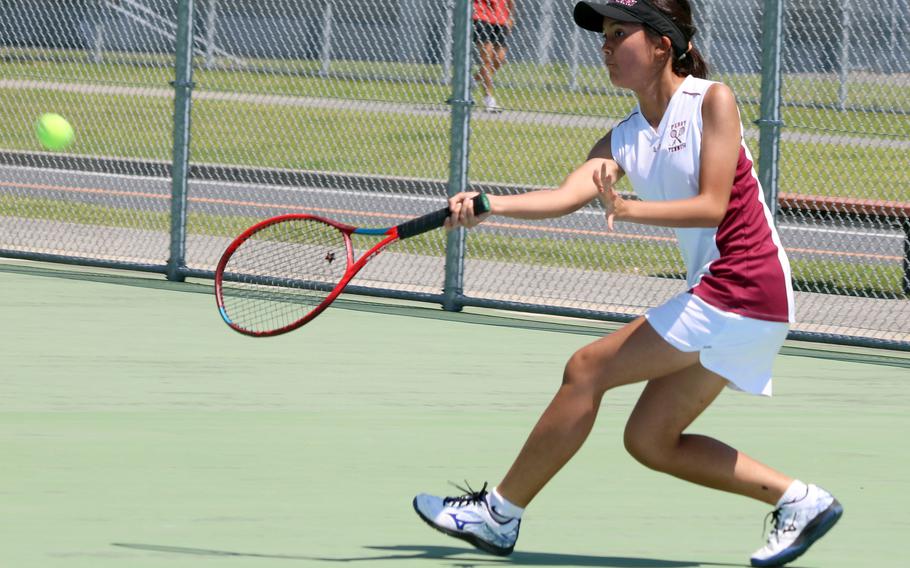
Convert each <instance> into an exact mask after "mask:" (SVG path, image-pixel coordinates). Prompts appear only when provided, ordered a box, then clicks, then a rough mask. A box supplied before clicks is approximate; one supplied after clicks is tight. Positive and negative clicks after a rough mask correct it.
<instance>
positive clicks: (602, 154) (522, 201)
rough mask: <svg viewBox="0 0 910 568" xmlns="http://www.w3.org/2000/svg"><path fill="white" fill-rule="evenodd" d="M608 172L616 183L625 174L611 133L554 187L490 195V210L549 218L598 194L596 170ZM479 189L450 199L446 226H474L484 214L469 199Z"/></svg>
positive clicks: (576, 206)
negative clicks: (615, 156)
mask: <svg viewBox="0 0 910 568" xmlns="http://www.w3.org/2000/svg"><path fill="white" fill-rule="evenodd" d="M601 170H604V171H606V172H609V174H610V175H611V176H612V180H613V182H614V183H615V182H616V181H617V180H619V178H620V177H622V175H623V171H622V169H621V168H620V167H619V164H617V163H616V162H615V161H614V160H613V155H612V153H611V150H610V134H609V133H608V134H607V135H606V136H604V137H603V138H601V139H600V140H598V141H597V143H596V144H594V146H593V147H592V148H591V151H590V152H589V153H588V157H587V160H586V161H585V163H583V164H582V165H581V166H579V167H578V168H576V169H575V171H573V172H572V173H570V174H569V175H568V176H567V177H566V179H565V180H564V181H563V182H562V184H560V185H559V187H557V188H555V189H541V190H537V191H529V192H527V193H522V194H519V195H488V197H489V201H490V214H492V215H502V216H504V217H512V218H516V219H549V218H552V217H561V216H563V215H568V214H569V213H572V212H574V211H577V210H578V209H580V208H581V207H584V206H585V205H586V204H588V203H590V202H591V200H592V199H595V198H597V197H598V193H599V192H598V188H597V186H596V184H595V183H594V178H595V173H596V172H599V171H601ZM474 195H477V193H476V192H464V193H459V194H458V195H455V196H454V197H452V198H451V199H450V200H449V209H450V210H451V211H452V216H451V217H450V218H449V219H448V220H447V221H446V227H447V228H452V227H455V226H464V227H473V226H475V225H477V223H479V222H481V221H482V220H483V219H484V218H485V217H479V216H475V215H474V214H473V210H472V209H471V203H470V199H471V198H472V197H473V196H474Z"/></svg>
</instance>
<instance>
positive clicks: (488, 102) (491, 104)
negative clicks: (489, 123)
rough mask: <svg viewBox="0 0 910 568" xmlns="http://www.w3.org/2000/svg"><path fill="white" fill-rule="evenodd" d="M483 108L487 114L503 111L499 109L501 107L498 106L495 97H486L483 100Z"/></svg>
mask: <svg viewBox="0 0 910 568" xmlns="http://www.w3.org/2000/svg"><path fill="white" fill-rule="evenodd" d="M483 106H484V108H485V109H486V111H487V112H499V111H501V110H502V109H501V108H499V105H497V104H496V99H494V98H493V95H486V96H485V97H484V98H483Z"/></svg>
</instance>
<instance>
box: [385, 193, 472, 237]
mask: <svg viewBox="0 0 910 568" xmlns="http://www.w3.org/2000/svg"><path fill="white" fill-rule="evenodd" d="M471 201H472V202H473V203H474V214H475V215H483V214H484V213H488V212H489V211H490V200H489V199H488V198H487V195H486V194H485V193H481V194H478V195H475V196H474V198H473V199H472V200H471ZM450 213H451V212H450V211H449V208H448V207H446V208H444V209H440V210H438V211H433V212H432V213H427V214H426V215H424V216H423V217H418V218H416V219H412V220H410V221H407V222H406V223H402V224H401V225H398V238H399V239H406V238H408V237H413V236H416V235H419V234H421V233H426V232H427V231H432V230H433V229H438V228H439V227H442V226H443V224H444V223H445V221H446V217H448V216H449V214H450Z"/></svg>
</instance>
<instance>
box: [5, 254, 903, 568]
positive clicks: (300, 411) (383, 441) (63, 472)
mask: <svg viewBox="0 0 910 568" xmlns="http://www.w3.org/2000/svg"><path fill="white" fill-rule="evenodd" d="M0 289H2V290H3V295H2V298H0V314H2V318H3V326H2V331H0V339H2V342H0V345H2V347H0V353H2V355H0V357H2V367H0V369H2V371H0V372H2V379H0V464H2V465H0V510H2V511H3V520H2V522H0V565H2V566H11V567H17V568H21V567H41V568H52V567H64V568H70V567H72V568H77V567H79V568H88V567H91V568H108V567H111V568H113V567H118V568H119V567H130V568H144V567H158V566H161V567H172V566H173V567H190V568H194V567H197V566H225V567H231V568H234V567H271V566H289V567H290V566H339V565H341V566H344V565H348V566H378V567H399V566H400V567H405V568H421V567H423V566H450V567H467V566H509V565H517V566H526V565H527V566H607V567H661V568H675V567H680V568H681V567H688V566H743V565H745V564H747V563H748V556H749V554H750V553H751V552H752V551H753V550H754V549H756V548H758V547H759V546H760V545H761V544H762V542H763V537H762V520H763V518H764V516H765V514H766V513H768V512H769V509H768V507H766V506H764V505H763V504H760V503H757V502H752V501H749V500H747V499H745V498H742V497H736V496H731V495H726V494H723V493H719V492H714V491H710V490H707V489H702V488H699V487H696V486H692V485H689V484H686V483H684V482H681V481H678V480H675V479H673V478H669V477H666V476H664V475H661V474H657V473H654V472H651V471H649V470H647V469H645V468H644V467H642V466H640V465H639V464H637V463H636V462H635V461H634V460H633V459H632V458H631V457H629V456H628V455H627V454H626V453H625V451H624V450H623V447H622V427H623V424H624V419H625V417H626V416H627V415H628V413H629V411H630V410H631V408H632V405H633V403H634V400H635V398H636V396H637V394H638V392H639V391H640V390H641V387H639V386H633V387H630V388H624V389H620V390H618V391H614V392H612V393H609V394H608V395H607V397H606V399H605V402H604V408H603V411H602V412H601V415H600V418H599V420H598V423H597V425H596V426H595V431H594V432H593V434H592V435H591V437H590V438H589V440H588V442H587V444H586V445H585V447H584V448H583V449H582V450H581V452H580V453H579V454H578V455H577V456H576V458H575V459H574V460H573V461H572V462H570V463H569V465H568V466H567V467H566V468H565V469H564V470H563V471H562V472H561V473H560V474H559V475H558V476H557V477H556V479H555V480H554V481H553V482H552V483H551V484H550V485H549V486H548V487H547V488H546V489H545V490H544V492H543V493H542V494H541V495H540V497H539V498H538V500H537V501H535V502H534V504H533V505H532V507H531V508H529V510H528V513H527V514H526V517H525V522H524V526H523V527H522V535H521V538H520V539H519V541H518V547H517V550H516V553H515V554H514V555H513V556H511V557H508V558H497V557H493V556H487V555H484V554H481V553H477V552H474V551H473V550H472V549H470V548H469V547H468V546H467V545H463V544H462V543H461V542H460V541H456V540H453V539H449V538H447V537H445V536H443V535H441V534H438V533H436V532H434V531H432V530H430V529H429V528H428V527H426V526H425V525H424V524H423V523H422V522H420V521H419V519H418V518H417V517H416V515H415V514H414V513H413V511H412V509H411V498H412V497H413V495H414V494H416V493H418V492H421V491H429V492H442V493H452V492H455V491H456V490H454V489H453V488H452V487H451V486H450V485H448V482H449V481H452V482H456V483H460V484H463V481H464V480H467V481H469V482H470V483H471V484H472V485H473V486H474V487H475V488H479V486H481V485H482V483H483V482H484V480H488V481H490V482H491V483H496V482H498V481H499V479H500V477H501V475H502V474H503V473H504V472H505V470H506V469H507V467H508V466H509V465H510V463H511V461H512V458H513V457H514V455H515V453H516V452H517V450H518V449H519V447H520V446H521V444H522V443H523V442H524V439H525V436H526V435H527V433H528V432H529V431H530V428H531V426H532V425H533V424H534V422H535V421H536V419H537V417H538V415H539V413H540V412H541V411H542V410H543V408H544V406H545V405H546V404H547V402H549V400H550V397H551V396H552V394H553V392H554V391H555V388H556V386H557V384H558V382H559V380H560V377H561V373H562V367H563V364H564V361H565V360H566V358H567V357H568V356H569V355H570V354H571V353H572V352H573V351H574V350H575V349H577V348H578V347H580V346H582V345H584V344H585V343H587V342H588V341H590V340H591V338H592V335H594V334H600V333H603V332H605V331H606V330H608V329H609V326H608V325H607V324H601V323H591V322H580V321H575V320H556V319H543V318H537V319H534V318H530V317H517V316H514V315H510V314H504V313H501V312H492V311H473V312H470V313H463V314H448V313H445V312H442V311H441V310H439V309H437V308H435V307H427V306H421V305H406V304H401V303H396V304H389V303H380V302H377V301H359V302H346V303H345V304H344V306H343V307H342V308H341V309H333V310H331V311H330V312H328V313H326V314H325V315H324V316H322V317H321V318H320V320H319V321H318V322H316V323H315V324H314V325H311V326H308V327H306V328H303V329H301V330H298V331H296V332H294V333H291V334H289V335H286V336H282V337H279V338H273V339H261V340H256V339H250V338H247V337H243V336H240V335H239V334H236V333H234V332H232V331H230V330H229V329H228V328H227V327H226V326H224V325H223V324H222V323H221V321H220V319H219V318H218V316H217V313H216V311H215V305H214V300H213V298H212V296H211V294H210V289H209V287H208V285H207V284H206V283H197V284H192V283H187V284H172V283H168V282H165V281H163V280H162V279H161V278H160V277H150V276H142V275H132V274H129V273H125V272H102V271H89V270H86V269H80V268H72V267H59V266H58V267H54V266H51V265H39V264H30V263H7V264H2V265H0ZM776 373H777V374H776V379H775V394H776V396H775V397H774V398H773V399H760V398H756V397H751V396H747V395H743V394H740V393H735V392H732V391H728V392H727V393H725V394H724V395H722V396H721V398H720V399H719V400H718V402H717V403H715V405H714V406H713V407H712V408H711V409H709V410H708V412H707V413H706V414H705V416H703V417H702V418H701V419H700V420H699V421H698V422H696V424H695V425H694V426H693V428H692V431H698V432H701V433H705V434H710V435H715V436H718V437H719V438H721V439H722V440H724V441H726V442H728V443H730V444H732V445H734V446H736V447H738V448H739V449H741V450H743V451H746V452H749V453H751V454H753V455H754V456H755V457H757V458H759V459H761V460H763V461H766V462H768V463H769V464H771V465H773V466H777V467H778V468H780V469H782V470H784V471H786V472H788V473H790V474H792V475H797V476H799V477H800V478H802V479H804V480H806V481H813V482H816V483H819V484H820V485H822V486H824V487H826V488H828V489H829V490H831V491H832V492H833V493H834V494H835V495H836V496H837V497H838V499H839V500H840V501H841V502H842V503H843V504H844V506H845V515H844V518H843V520H842V521H841V522H840V524H839V525H838V526H837V527H836V528H835V529H834V530H833V531H832V532H831V533H830V534H829V536H828V537H826V538H825V539H824V540H823V541H821V542H820V543H819V544H818V545H817V547H816V548H814V549H813V550H811V551H810V552H809V553H808V554H807V555H805V556H803V557H802V558H800V559H799V560H798V561H797V562H796V563H794V566H803V567H819V568H821V567H824V568H828V567H850V568H857V567H864V568H865V567H897V566H905V565H906V564H905V562H906V559H905V554H904V552H903V544H904V541H905V540H906V536H907V535H908V534H910V521H908V515H907V511H908V510H910V497H908V491H910V475H908V473H907V472H908V469H910V459H908V457H907V456H908V451H907V448H908V441H907V439H908V435H910V412H908V410H910V357H908V356H907V354H900V353H892V352H880V351H866V350H859V349H852V348H845V347H833V346H818V345H807V344H795V343H794V344H788V345H787V346H786V347H785V350H784V354H783V355H782V356H780V357H779V358H778V360H777V365H776ZM902 558H903V559H904V560H902Z"/></svg>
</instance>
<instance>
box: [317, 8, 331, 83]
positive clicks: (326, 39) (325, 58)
mask: <svg viewBox="0 0 910 568" xmlns="http://www.w3.org/2000/svg"><path fill="white" fill-rule="evenodd" d="M333 3H334V0H328V2H326V3H325V12H324V13H323V22H322V49H321V50H320V53H319V59H320V61H322V68H321V69H320V70H319V74H320V75H322V76H326V75H328V74H329V66H330V65H331V63H332V20H333V19H334V14H333V10H332V4H333Z"/></svg>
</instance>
